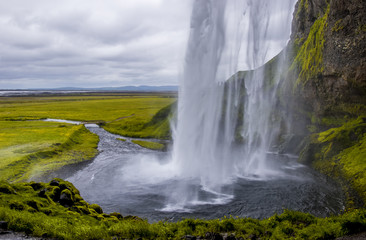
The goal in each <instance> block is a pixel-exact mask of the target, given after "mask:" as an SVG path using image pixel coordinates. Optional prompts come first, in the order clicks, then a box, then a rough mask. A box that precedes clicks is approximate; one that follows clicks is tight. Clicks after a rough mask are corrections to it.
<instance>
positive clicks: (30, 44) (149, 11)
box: [0, 0, 294, 89]
mask: <svg viewBox="0 0 366 240" xmlns="http://www.w3.org/2000/svg"><path fill="white" fill-rule="evenodd" d="M286 1H292V2H293V1H294V0H282V2H286ZM191 7H192V0H104V1H101V0H62V1H56V0H32V1H29V0H11V1H0V32H1V34H0V89H25V88H58V87H120V86H130V85H134V86H138V85H153V86H164V85H178V80H179V76H180V75H181V72H182V69H183V64H184V56H185V51H186V46H187V41H188V37H189V27H190V15H191ZM282 15H283V14H282ZM282 15H281V14H280V15H279V16H282ZM282 18H283V17H282ZM275 25H276V24H275ZM277 25H278V24H277ZM279 26H280V25H279ZM269 36H270V39H268V41H272V43H273V44H272V45H273V47H271V49H270V54H269V56H272V55H275V54H276V53H277V52H278V51H280V48H281V46H282V45H284V42H286V41H287V38H286V37H285V38H283V36H284V33H283V32H282V31H278V30H276V29H274V30H272V31H271V33H270V34H269ZM279 36H280V39H278V38H279Z"/></svg>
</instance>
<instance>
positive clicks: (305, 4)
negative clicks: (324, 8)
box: [295, 0, 309, 19]
mask: <svg viewBox="0 0 366 240" xmlns="http://www.w3.org/2000/svg"><path fill="white" fill-rule="evenodd" d="M305 11H309V0H301V1H300V2H299V6H298V8H297V12H296V16H295V17H296V18H297V19H299V18H300V15H301V13H303V12H305Z"/></svg>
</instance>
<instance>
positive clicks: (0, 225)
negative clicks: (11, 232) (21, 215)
mask: <svg viewBox="0 0 366 240" xmlns="http://www.w3.org/2000/svg"><path fill="white" fill-rule="evenodd" d="M0 229H4V230H6V229H8V222H6V221H0Z"/></svg>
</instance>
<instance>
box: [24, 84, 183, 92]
mask: <svg viewBox="0 0 366 240" xmlns="http://www.w3.org/2000/svg"><path fill="white" fill-rule="evenodd" d="M28 90H42V91H44V90H49V91H127V92H176V91H178V86H147V85H141V86H124V87H100V88H79V87H61V88H37V89H34V88H32V89H28Z"/></svg>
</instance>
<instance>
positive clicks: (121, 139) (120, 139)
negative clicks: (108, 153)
mask: <svg viewBox="0 0 366 240" xmlns="http://www.w3.org/2000/svg"><path fill="white" fill-rule="evenodd" d="M117 140H119V141H121V142H126V139H125V138H117Z"/></svg>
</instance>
